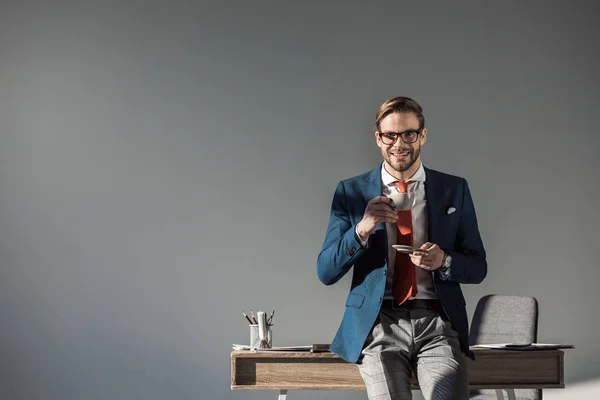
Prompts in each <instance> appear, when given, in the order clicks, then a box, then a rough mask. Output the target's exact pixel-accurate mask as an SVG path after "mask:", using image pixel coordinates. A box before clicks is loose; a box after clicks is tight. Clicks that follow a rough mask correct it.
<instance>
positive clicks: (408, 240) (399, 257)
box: [392, 181, 417, 304]
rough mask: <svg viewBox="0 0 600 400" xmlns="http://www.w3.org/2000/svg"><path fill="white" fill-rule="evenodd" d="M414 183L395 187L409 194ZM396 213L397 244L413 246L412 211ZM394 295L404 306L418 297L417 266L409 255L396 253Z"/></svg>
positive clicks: (400, 184)
mask: <svg viewBox="0 0 600 400" xmlns="http://www.w3.org/2000/svg"><path fill="white" fill-rule="evenodd" d="M414 182H415V181H408V182H400V181H397V182H394V185H396V187H397V188H398V189H399V190H400V193H407V192H408V185H410V184H411V183H414ZM396 213H397V214H398V221H397V222H396V227H397V228H398V229H397V232H396V233H397V234H396V244H402V245H406V246H413V234H412V233H413V232H412V211H411V210H396ZM392 294H393V295H394V299H395V300H396V301H397V302H398V304H402V303H404V302H405V301H406V300H408V299H409V298H410V297H411V296H416V295H417V277H416V274H415V265H414V264H413V263H412V261H411V260H410V256H409V255H408V254H405V253H400V252H396V262H395V264H394V284H393V286H392Z"/></svg>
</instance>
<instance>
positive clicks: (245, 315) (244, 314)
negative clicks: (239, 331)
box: [242, 311, 254, 325]
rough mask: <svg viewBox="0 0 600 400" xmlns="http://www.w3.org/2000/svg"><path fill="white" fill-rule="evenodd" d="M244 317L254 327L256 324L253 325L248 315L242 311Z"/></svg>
mask: <svg viewBox="0 0 600 400" xmlns="http://www.w3.org/2000/svg"><path fill="white" fill-rule="evenodd" d="M242 315H243V316H244V317H246V319H247V320H248V322H249V323H250V325H254V324H253V323H252V320H251V319H250V318H248V315H247V314H246V313H245V312H243V311H242Z"/></svg>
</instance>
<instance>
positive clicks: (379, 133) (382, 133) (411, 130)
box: [377, 128, 423, 146]
mask: <svg viewBox="0 0 600 400" xmlns="http://www.w3.org/2000/svg"><path fill="white" fill-rule="evenodd" d="M412 132H417V137H416V138H415V140H414V141H412V142H407V141H406V140H404V138H403V137H402V135H403V134H405V133H412ZM422 133H423V128H419V129H409V130H407V131H404V132H385V133H384V132H380V131H377V135H379V139H381V141H382V142H383V144H385V145H388V146H389V145H393V144H394V143H396V142H397V141H398V138H400V140H402V142H403V143H406V144H413V143H416V142H417V140H419V135H420V134H422ZM390 134H394V135H396V138H395V139H394V140H393V141H392V142H391V143H386V142H385V141H384V140H383V137H382V136H383V135H390Z"/></svg>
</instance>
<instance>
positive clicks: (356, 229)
mask: <svg viewBox="0 0 600 400" xmlns="http://www.w3.org/2000/svg"><path fill="white" fill-rule="evenodd" d="M354 236H355V237H356V240H358V242H359V243H360V245H361V246H362V247H364V248H367V247H369V239H370V238H371V237H370V236H369V237H368V238H367V241H366V242H363V240H362V239H361V238H360V235H359V234H358V225H356V227H355V228H354Z"/></svg>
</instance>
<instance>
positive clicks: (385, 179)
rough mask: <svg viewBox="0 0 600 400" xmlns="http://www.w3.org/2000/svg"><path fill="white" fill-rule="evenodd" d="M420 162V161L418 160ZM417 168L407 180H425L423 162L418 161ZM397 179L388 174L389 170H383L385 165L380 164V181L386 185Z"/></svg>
mask: <svg viewBox="0 0 600 400" xmlns="http://www.w3.org/2000/svg"><path fill="white" fill-rule="evenodd" d="M419 162H420V161H419ZM420 164H421V165H419V169H418V170H417V172H415V173H414V174H413V176H411V177H410V179H409V181H417V182H425V168H424V167H423V163H422V162H420ZM397 180H398V179H397V178H395V177H393V176H392V175H390V173H389V172H387V171H386V170H385V166H384V165H382V166H381V182H382V183H383V184H384V185H386V186H391V185H393V184H394V182H396V181H397Z"/></svg>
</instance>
